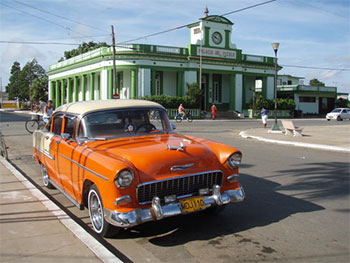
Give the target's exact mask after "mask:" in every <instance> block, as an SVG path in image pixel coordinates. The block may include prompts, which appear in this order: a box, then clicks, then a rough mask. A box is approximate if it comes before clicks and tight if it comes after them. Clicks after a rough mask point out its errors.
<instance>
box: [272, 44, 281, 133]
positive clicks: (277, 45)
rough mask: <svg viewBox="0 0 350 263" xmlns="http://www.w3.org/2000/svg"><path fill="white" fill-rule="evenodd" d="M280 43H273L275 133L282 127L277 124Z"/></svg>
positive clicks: (273, 128)
mask: <svg viewBox="0 0 350 263" xmlns="http://www.w3.org/2000/svg"><path fill="white" fill-rule="evenodd" d="M279 45H280V43H272V48H273V51H275V83H274V89H275V124H274V125H273V127H272V130H273V131H280V127H279V126H278V123H277V51H278V47H279Z"/></svg>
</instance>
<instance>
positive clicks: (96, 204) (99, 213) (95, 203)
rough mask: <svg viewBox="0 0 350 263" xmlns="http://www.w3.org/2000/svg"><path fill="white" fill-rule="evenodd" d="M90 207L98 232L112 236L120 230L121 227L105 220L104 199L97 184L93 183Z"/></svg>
mask: <svg viewBox="0 0 350 263" xmlns="http://www.w3.org/2000/svg"><path fill="white" fill-rule="evenodd" d="M88 209H89V215H90V220H91V223H92V227H93V228H94V230H95V232H96V233H98V234H100V235H101V236H103V237H112V236H114V235H116V234H117V233H118V232H119V231H120V228H118V227H115V226H112V225H111V224H109V223H108V222H107V221H106V220H105V216H104V211H103V203H102V199H101V196H100V193H99V191H98V189H97V186H96V185H92V186H91V188H90V190H89V195H88Z"/></svg>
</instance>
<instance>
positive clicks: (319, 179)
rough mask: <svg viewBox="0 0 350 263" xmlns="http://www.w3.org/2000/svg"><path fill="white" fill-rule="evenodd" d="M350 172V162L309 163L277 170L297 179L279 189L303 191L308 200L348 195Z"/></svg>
mask: <svg viewBox="0 0 350 263" xmlns="http://www.w3.org/2000/svg"><path fill="white" fill-rule="evenodd" d="M349 172H350V163H345V162H327V163H307V164H305V165H303V166H302V167H299V168H296V169H293V170H281V171H277V173H278V174H282V175H286V176H290V177H293V178H294V179H295V182H294V183H292V184H290V185H286V186H281V187H279V188H278V190H281V191H283V190H287V191H302V194H303V196H304V197H306V198H307V199H308V200H315V199H324V198H335V197H342V196H348V195H349V187H350V185H349Z"/></svg>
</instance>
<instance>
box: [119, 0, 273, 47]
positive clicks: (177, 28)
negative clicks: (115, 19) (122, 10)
mask: <svg viewBox="0 0 350 263" xmlns="http://www.w3.org/2000/svg"><path fill="white" fill-rule="evenodd" d="M275 1H277V0H270V1H265V2H262V3H259V4H256V5H251V6H248V7H245V8H241V9H238V10H234V11H231V12H229V13H226V14H222V15H221V16H225V15H229V14H233V13H237V12H241V11H244V10H247V9H250V8H254V7H258V6H261V5H265V4H269V3H272V2H275ZM192 24H193V23H189V24H186V25H182V26H177V27H174V28H170V29H167V30H164V31H160V32H156V33H153V34H149V35H146V36H143V37H138V38H134V39H131V40H127V41H123V42H120V43H118V44H125V43H129V42H134V41H137V40H141V39H144V38H149V37H154V36H157V35H161V34H165V33H169V32H171V31H175V30H179V29H182V28H185V27H188V26H190V25H192Z"/></svg>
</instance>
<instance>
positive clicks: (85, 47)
mask: <svg viewBox="0 0 350 263" xmlns="http://www.w3.org/2000/svg"><path fill="white" fill-rule="evenodd" d="M100 47H108V45H107V43H106V42H98V43H95V42H93V41H90V42H89V43H86V42H83V43H81V44H80V45H79V46H78V48H74V49H72V50H70V51H64V58H60V60H59V61H58V62H61V61H63V60H64V59H69V58H72V57H75V56H78V55H80V54H83V53H86V52H88V51H91V50H94V49H97V48H100Z"/></svg>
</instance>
